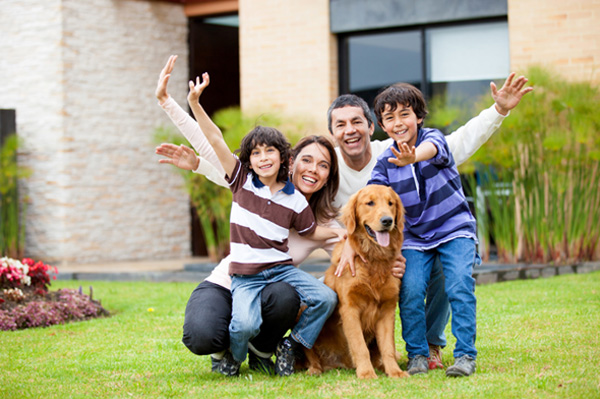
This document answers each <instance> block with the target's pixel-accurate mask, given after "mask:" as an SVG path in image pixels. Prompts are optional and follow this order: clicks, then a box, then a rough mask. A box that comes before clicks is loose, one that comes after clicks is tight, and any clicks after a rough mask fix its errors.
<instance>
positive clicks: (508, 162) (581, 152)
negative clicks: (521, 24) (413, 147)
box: [461, 67, 600, 263]
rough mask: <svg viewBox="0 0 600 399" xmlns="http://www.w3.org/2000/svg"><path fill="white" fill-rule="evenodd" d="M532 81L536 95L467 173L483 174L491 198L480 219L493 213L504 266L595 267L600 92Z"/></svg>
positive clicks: (545, 79)
mask: <svg viewBox="0 0 600 399" xmlns="http://www.w3.org/2000/svg"><path fill="white" fill-rule="evenodd" d="M525 76H527V77H528V78H529V82H530V84H531V85H533V86H534V87H535V90H534V91H533V92H531V93H530V94H527V96H526V97H525V98H523V100H522V101H521V103H520V104H519V106H517V108H515V109H514V110H513V111H512V112H511V115H510V116H509V117H508V118H507V119H506V120H505V121H504V122H503V124H502V127H501V128H500V131H499V132H497V133H496V134H494V135H493V137H492V138H491V139H490V140H489V142H488V143H487V144H486V145H484V146H483V147H482V148H481V149H480V150H479V151H478V152H477V153H476V154H475V155H474V156H473V157H472V159H471V161H470V163H468V164H466V165H465V166H463V167H462V168H461V170H462V171H475V172H476V174H477V177H478V179H477V180H478V184H479V186H480V190H479V192H480V194H481V193H485V194H486V195H485V201H482V198H479V201H475V202H476V203H478V202H479V203H480V204H483V203H485V209H484V210H481V209H480V210H478V212H477V213H478V214H480V215H482V214H485V213H487V212H488V211H489V212H490V219H489V229H490V234H491V237H492V239H493V240H494V241H495V243H496V246H497V248H498V255H499V257H500V259H501V260H502V261H506V262H515V261H525V262H550V261H552V262H555V263H570V262H580V261H585V260H592V259H594V258H595V256H596V255H595V254H596V251H597V248H598V243H599V239H600V224H599V223H598V220H600V113H599V112H598V110H599V109H600V92H599V90H598V88H597V87H594V86H592V85H591V84H589V83H586V82H567V81H565V80H564V79H562V78H561V77H560V76H558V75H555V74H553V73H552V72H550V71H548V70H545V69H542V68H540V67H533V68H530V69H529V70H528V71H527V72H526V73H525ZM483 104H485V106H489V105H490V104H489V100H488V99H487V97H486V98H485V100H483V103H480V104H479V107H480V108H481V107H483V106H484V105H483ZM507 187H508V189H506V188H507ZM472 191H473V192H477V190H476V189H475V188H473V190H472Z"/></svg>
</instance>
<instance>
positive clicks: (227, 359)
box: [218, 351, 242, 377]
mask: <svg viewBox="0 0 600 399" xmlns="http://www.w3.org/2000/svg"><path fill="white" fill-rule="evenodd" d="M241 364H242V362H238V361H237V360H235V359H234V358H233V355H232V354H231V352H230V351H227V352H225V355H223V358H222V359H221V361H220V362H219V368H218V372H219V373H221V374H223V375H226V376H228V377H237V376H238V375H240V366H241Z"/></svg>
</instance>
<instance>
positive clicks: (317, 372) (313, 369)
mask: <svg viewBox="0 0 600 399" xmlns="http://www.w3.org/2000/svg"><path fill="white" fill-rule="evenodd" d="M322 373H323V370H321V369H320V368H316V367H309V368H308V370H306V374H308V375H310V376H319V375H321V374H322Z"/></svg>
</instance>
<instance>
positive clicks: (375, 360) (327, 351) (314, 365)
mask: <svg viewBox="0 0 600 399" xmlns="http://www.w3.org/2000/svg"><path fill="white" fill-rule="evenodd" d="M342 222H343V223H344V224H345V225H346V228H347V229H348V240H349V242H350V245H351V246H352V248H353V249H354V251H355V252H356V253H357V254H359V255H361V256H362V258H364V259H365V260H367V263H366V264H365V262H363V260H362V259H361V256H356V257H355V259H354V265H355V268H356V276H355V277H352V274H351V273H350V271H349V270H348V269H347V268H346V269H345V270H344V272H343V274H342V275H341V276H340V277H336V276H335V270H336V268H337V266H338V263H339V261H340V255H341V252H342V248H343V245H344V242H340V243H338V244H337V246H336V247H335V249H334V252H333V257H332V264H331V266H330V267H329V269H327V271H326V273H325V284H327V285H328V286H329V287H331V288H332V289H333V290H334V291H335V292H336V293H337V295H338V305H337V307H336V309H335V311H334V313H333V314H332V315H331V317H330V318H329V319H328V320H327V322H326V323H325V326H324V327H323V330H321V333H320V334H319V338H318V339H317V341H316V342H315V345H314V346H313V348H312V349H311V350H306V349H305V355H306V364H304V366H305V367H308V371H307V372H308V374H310V375H318V374H321V373H322V372H323V371H326V370H329V369H334V368H356V375H357V376H358V377H359V378H377V375H376V374H375V370H374V367H373V364H375V365H376V367H377V368H379V369H382V370H383V371H384V372H385V373H386V374H387V375H388V376H389V377H408V373H406V372H404V371H402V370H401V369H400V367H399V366H398V362H397V359H396V346H395V341H394V326H395V312H396V304H397V303H398V292H399V290H400V280H399V279H397V278H396V277H394V276H392V267H393V265H394V262H395V260H396V259H397V257H398V254H399V251H400V249H401V247H402V240H403V234H402V230H403V227H404V207H403V206H402V202H401V201H400V198H399V197H398V195H397V194H396V193H395V192H394V191H393V190H392V189H391V188H389V187H385V186H379V185H370V186H367V187H365V188H363V189H361V190H360V191H358V192H357V193H356V194H354V195H353V196H352V197H351V198H350V201H349V202H348V204H347V205H346V206H345V207H344V209H343V210H342Z"/></svg>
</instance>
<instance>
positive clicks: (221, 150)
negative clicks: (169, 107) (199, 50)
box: [188, 72, 236, 176]
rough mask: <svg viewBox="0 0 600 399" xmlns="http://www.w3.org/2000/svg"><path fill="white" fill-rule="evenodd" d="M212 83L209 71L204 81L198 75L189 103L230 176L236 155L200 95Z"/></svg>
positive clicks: (201, 128)
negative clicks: (203, 106) (208, 112)
mask: <svg viewBox="0 0 600 399" xmlns="http://www.w3.org/2000/svg"><path fill="white" fill-rule="evenodd" d="M209 84H210V77H209V76H208V73H206V72H205V73H203V74H202V81H200V77H196V82H195V83H194V82H193V81H190V83H189V86H190V92H189V93H188V103H189V104H190V108H191V109H192V112H193V113H194V116H195V117H196V121H197V122H198V125H199V126H200V130H202V132H204V135H205V136H206V139H207V140H208V142H209V143H210V145H211V147H212V148H213V150H215V153H216V154H217V156H218V157H219V161H220V163H221V165H222V166H223V170H224V171H225V173H226V174H227V175H229V176H231V174H232V173H233V169H234V168H235V162H236V161H235V157H234V156H233V154H232V153H231V151H230V150H229V147H227V143H225V140H224V139H223V134H222V133H221V130H220V129H219V127H218V126H217V125H215V123H214V122H213V121H212V120H211V119H210V117H209V116H208V114H207V113H206V111H204V108H202V106H201V105H200V102H199V100H200V96H201V95H202V92H203V91H204V89H206V88H207V87H208V85H209Z"/></svg>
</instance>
